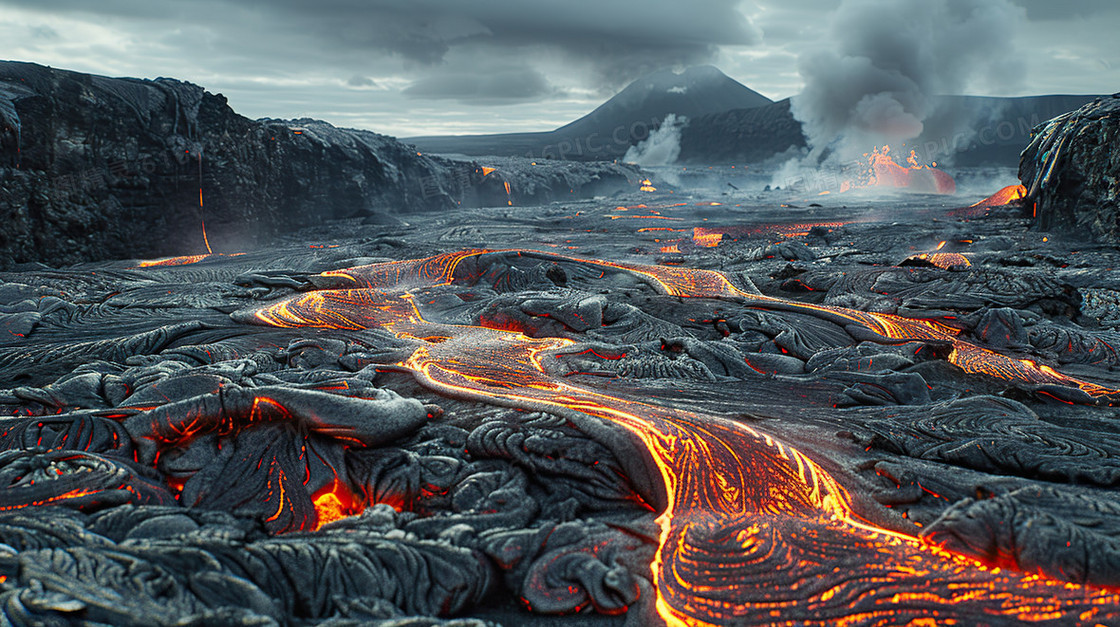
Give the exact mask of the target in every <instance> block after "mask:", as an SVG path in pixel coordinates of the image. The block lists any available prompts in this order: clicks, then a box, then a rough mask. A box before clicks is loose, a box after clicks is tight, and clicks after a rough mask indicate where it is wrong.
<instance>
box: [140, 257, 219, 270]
mask: <svg viewBox="0 0 1120 627" xmlns="http://www.w3.org/2000/svg"><path fill="white" fill-rule="evenodd" d="M209 256H210V255H209V254H206V255H184V256H182V257H168V258H166V259H153V260H150V261H141V262H140V265H139V266H137V267H138V268H152V267H157V266H185V265H188V264H192V263H198V262H200V261H202V260H203V259H206V258H207V257H209Z"/></svg>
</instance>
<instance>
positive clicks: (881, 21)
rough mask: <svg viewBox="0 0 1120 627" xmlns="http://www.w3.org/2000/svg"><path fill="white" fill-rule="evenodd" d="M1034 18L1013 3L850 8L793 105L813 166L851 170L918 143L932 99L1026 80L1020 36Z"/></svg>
mask: <svg viewBox="0 0 1120 627" xmlns="http://www.w3.org/2000/svg"><path fill="white" fill-rule="evenodd" d="M1025 19H1026V14H1025V12H1024V11H1023V9H1021V8H1019V7H1016V6H1014V5H1012V4H1011V2H1010V1H1009V0H844V2H842V3H841V5H840V7H839V8H838V9H837V11H836V15H835V18H834V19H833V21H832V24H833V32H832V37H831V38H829V41H831V42H834V47H833V49H830V50H816V51H812V52H809V53H806V54H804V55H803V56H802V57H801V59H800V72H801V75H802V77H803V78H804V80H805V89H804V91H803V92H802V93H801V94H800V95H798V96H796V97H794V98H793V100H792V110H793V114H794V117H796V118H797V120H798V121H800V122H801V123H802V127H803V129H804V132H805V135H806V137H807V139H808V143H809V147H810V152H809V155H808V159H807V161H808V163H806V165H810V164H811V165H813V166H814V167H815V166H816V165H817V164H821V163H823V162H825V161H832V162H834V163H844V162H850V161H852V160H853V159H857V158H859V156H860V155H862V154H863V153H866V152H868V151H869V150H870V149H871V148H873V147H875V146H880V145H883V144H892V145H894V144H898V143H900V142H903V141H906V140H910V139H913V138H915V137H918V136H919V135H920V134H921V133H922V130H923V128H924V125H923V122H924V121H925V120H926V118H927V117H928V116H929V115H930V114H931V113H933V108H934V102H933V100H932V97H933V96H936V95H941V94H954V93H960V92H961V91H962V90H965V89H968V88H970V87H972V86H973V85H975V84H976V83H977V82H980V81H982V84H983V85H984V86H986V87H988V88H989V89H990V88H991V87H992V86H996V87H999V86H1006V85H1008V84H1010V83H1013V82H1014V81H1016V80H1017V79H1018V78H1019V77H1020V76H1021V75H1022V70H1021V68H1020V62H1019V60H1018V57H1017V55H1015V54H1014V51H1013V49H1012V34H1013V32H1014V31H1015V30H1016V29H1017V28H1018V27H1019V26H1020V25H1021V24H1023V22H1024V21H1025Z"/></svg>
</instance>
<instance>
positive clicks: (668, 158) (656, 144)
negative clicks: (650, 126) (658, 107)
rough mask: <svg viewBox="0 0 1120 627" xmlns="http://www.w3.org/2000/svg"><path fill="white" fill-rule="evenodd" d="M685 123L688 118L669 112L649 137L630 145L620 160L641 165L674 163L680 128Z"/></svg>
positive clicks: (677, 149) (678, 144)
mask: <svg viewBox="0 0 1120 627" xmlns="http://www.w3.org/2000/svg"><path fill="white" fill-rule="evenodd" d="M687 125H688V118H686V117H684V116H677V115H676V114H673V113H670V114H669V115H667V116H665V119H664V120H663V121H662V122H661V126H659V127H657V130H655V131H653V132H652V133H650V134H649V137H647V138H646V139H644V140H642V141H641V142H640V143H638V144H637V145H634V146H631V147H630V148H629V149H628V150H627V151H626V154H625V155H623V157H622V160H623V161H625V162H627V163H636V164H638V165H642V166H656V165H672V164H674V163H676V162H677V157H679V156H680V154H681V130H682V129H684V127H685V126H687Z"/></svg>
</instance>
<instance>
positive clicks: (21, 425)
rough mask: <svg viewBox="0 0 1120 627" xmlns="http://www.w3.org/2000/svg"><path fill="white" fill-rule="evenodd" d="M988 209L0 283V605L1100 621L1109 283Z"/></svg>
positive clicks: (686, 222)
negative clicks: (0, 415) (1, 417)
mask: <svg viewBox="0 0 1120 627" xmlns="http://www.w3.org/2000/svg"><path fill="white" fill-rule="evenodd" d="M1020 193H1021V192H1016V193H1013V192H1008V193H1007V194H1005V196H1003V197H1000V198H997V199H995V200H993V201H991V202H989V203H980V204H978V205H975V206H972V207H966V208H962V209H958V208H953V207H952V206H951V205H952V204H954V203H953V202H952V199H949V200H946V199H945V197H936V198H934V197H921V196H910V197H908V198H907V199H899V200H894V201H890V202H887V201H877V202H870V201H868V202H867V203H866V204H865V205H863V206H860V207H858V208H853V207H850V206H849V207H841V206H835V207H811V208H808V209H801V208H797V207H778V206H777V203H776V202H774V201H771V200H767V199H766V198H758V197H755V198H751V199H745V198H744V199H743V200H742V202H740V203H739V204H736V205H731V204H730V203H726V199H721V200H724V202H725V203H726V204H719V203H715V202H699V201H701V200H703V199H686V200H687V202H682V198H681V197H682V196H683V194H678V195H677V196H676V197H670V196H668V195H666V196H665V197H659V196H657V195H656V194H648V195H645V197H644V198H643V199H642V200H643V201H644V204H639V203H638V202H635V203H634V204H629V205H625V206H616V205H615V204H614V203H611V204H610V205H604V204H603V203H601V202H599V203H597V202H592V201H587V202H583V203H576V204H567V205H552V206H547V207H535V208H501V209H495V210H491V211H486V212H479V211H471V212H467V211H463V212H461V213H449V214H446V215H442V216H434V215H419V216H415V217H410V219H412V220H413V222H412V223H411V224H404V223H401V224H399V225H396V226H392V227H384V226H380V227H377V226H356V225H352V224H336V225H331V226H327V227H322V228H318V229H317V230H314V231H306V232H303V233H302V234H300V235H299V236H298V237H291V238H290V239H289V240H287V241H286V242H282V243H280V244H277V245H276V246H274V247H272V248H270V249H268V250H262V251H255V252H246V253H243V254H242V253H239V252H237V251H226V252H224V253H217V254H212V255H208V256H202V257H194V258H179V259H168V260H160V261H154V262H153V261H147V262H141V261H137V260H133V261H118V262H104V263H96V264H85V265H79V266H71V267H66V268H63V269H54V268H49V267H46V266H41V265H34V266H32V265H26V266H23V267H20V268H17V269H16V270H14V271H11V272H6V273H3V274H0V281H2V282H0V303H2V304H0V325H2V328H3V333H2V334H0V379H3V381H2V383H0V405H2V407H3V411H4V414H5V416H6V417H4V418H3V419H2V420H0V616H2V617H3V622H4V623H5V624H7V623H12V624H19V625H24V624H28V625H29V624H36V625H38V624H61V623H72V622H86V623H89V624H155V623H175V624H274V623H278V624H293V623H294V624H304V623H309V624H310V623H329V624H336V625H337V624H358V623H361V624H377V625H430V624H437V623H440V622H442V621H447V624H456V625H481V624H486V623H489V622H502V623H505V624H514V625H515V624H534V623H537V624H556V625H565V624H573V625H574V624H624V623H626V622H629V623H630V624H638V625H642V624H657V623H658V622H667V623H671V624H800V625H835V624H844V625H888V624H914V625H923V624H1013V623H1014V624H1017V623H1019V622H1021V621H1030V622H1033V623H1038V624H1055V625H1073V624H1116V623H1117V621H1120V593H1118V592H1117V589H1118V587H1120V522H1118V521H1120V499H1118V498H1117V496H1116V494H1117V493H1116V487H1117V485H1118V484H1120V427H1118V426H1117V425H1118V421H1117V416H1116V411H1115V410H1114V409H1113V404H1114V403H1116V402H1117V401H1120V377H1117V375H1116V373H1115V369H1116V366H1117V364H1120V355H1118V354H1117V350H1116V346H1117V342H1118V341H1120V332H1118V331H1117V329H1116V325H1117V324H1120V280H1118V279H1117V275H1116V273H1115V272H1113V271H1111V268H1115V267H1117V265H1118V264H1120V255H1118V253H1117V251H1116V250H1115V249H1114V248H1109V247H1095V246H1093V245H1090V244H1087V243H1086V242H1084V241H1078V240H1070V239H1063V238H1059V237H1054V236H1052V235H1050V234H1048V233H1041V232H1038V231H1032V230H1030V229H1029V228H1028V226H1029V221H1030V218H1029V212H1027V214H1026V215H1024V213H1023V210H1022V209H1021V208H1019V207H1017V206H1015V205H1011V206H1003V207H1000V206H994V205H999V204H1000V203H1002V202H1005V201H1006V200H1008V199H1011V198H1014V197H1015V196H1017V195H1019V194H1020ZM834 202H840V201H834ZM844 202H848V203H849V204H850V203H852V202H853V201H852V200H851V199H845V200H844ZM787 204H788V203H787ZM965 204H967V203H965ZM1106 269H1107V270H1106Z"/></svg>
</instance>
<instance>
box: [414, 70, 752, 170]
mask: <svg viewBox="0 0 1120 627" xmlns="http://www.w3.org/2000/svg"><path fill="white" fill-rule="evenodd" d="M769 104H771V100H770V99H768V98H766V97H765V96H763V95H761V94H759V93H758V92H756V91H754V90H752V89H750V88H748V87H746V86H745V85H743V84H741V83H739V82H738V81H735V80H734V79H731V78H729V77H728V76H727V75H726V74H724V73H723V72H721V71H720V70H719V69H717V68H715V67H713V66H710V65H706V66H695V67H690V68H687V69H685V70H682V71H679V72H678V71H674V70H670V69H664V70H659V71H656V72H653V73H651V74H648V75H646V76H644V77H642V78H639V79H637V80H635V81H634V82H632V83H630V84H629V85H628V86H627V87H626V88H624V89H623V90H622V91H620V92H618V94H616V95H615V96H614V97H612V98H611V99H609V100H607V101H606V102H605V103H603V104H602V105H600V106H599V107H597V108H596V109H595V110H594V111H592V112H591V113H588V114H587V115H585V116H583V117H581V118H579V119H578V120H575V121H573V122H571V123H569V124H565V125H564V126H561V127H560V128H558V129H555V130H553V131H548V132H543V133H516V134H506V135H463V136H441V137H411V138H407V139H406V140H405V141H408V142H411V143H413V144H415V145H416V147H417V148H418V149H420V150H422V151H425V152H433V153H459V154H465V155H476V156H477V155H499V156H501V155H514V156H526V157H533V158H541V159H544V158H553V159H572V160H593V159H605V160H611V159H617V158H620V157H622V156H623V155H624V154H626V151H627V150H628V149H629V148H630V146H633V145H635V144H637V143H639V142H641V141H642V140H644V139H646V138H647V137H649V133H650V131H652V130H653V129H655V128H658V127H659V126H660V124H661V122H662V121H663V120H664V119H665V117H666V116H667V115H669V114H674V115H677V116H684V117H687V118H693V117H699V116H703V115H708V114H713V113H719V112H722V111H728V110H731V109H751V108H755V107H762V106H766V105H769Z"/></svg>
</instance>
